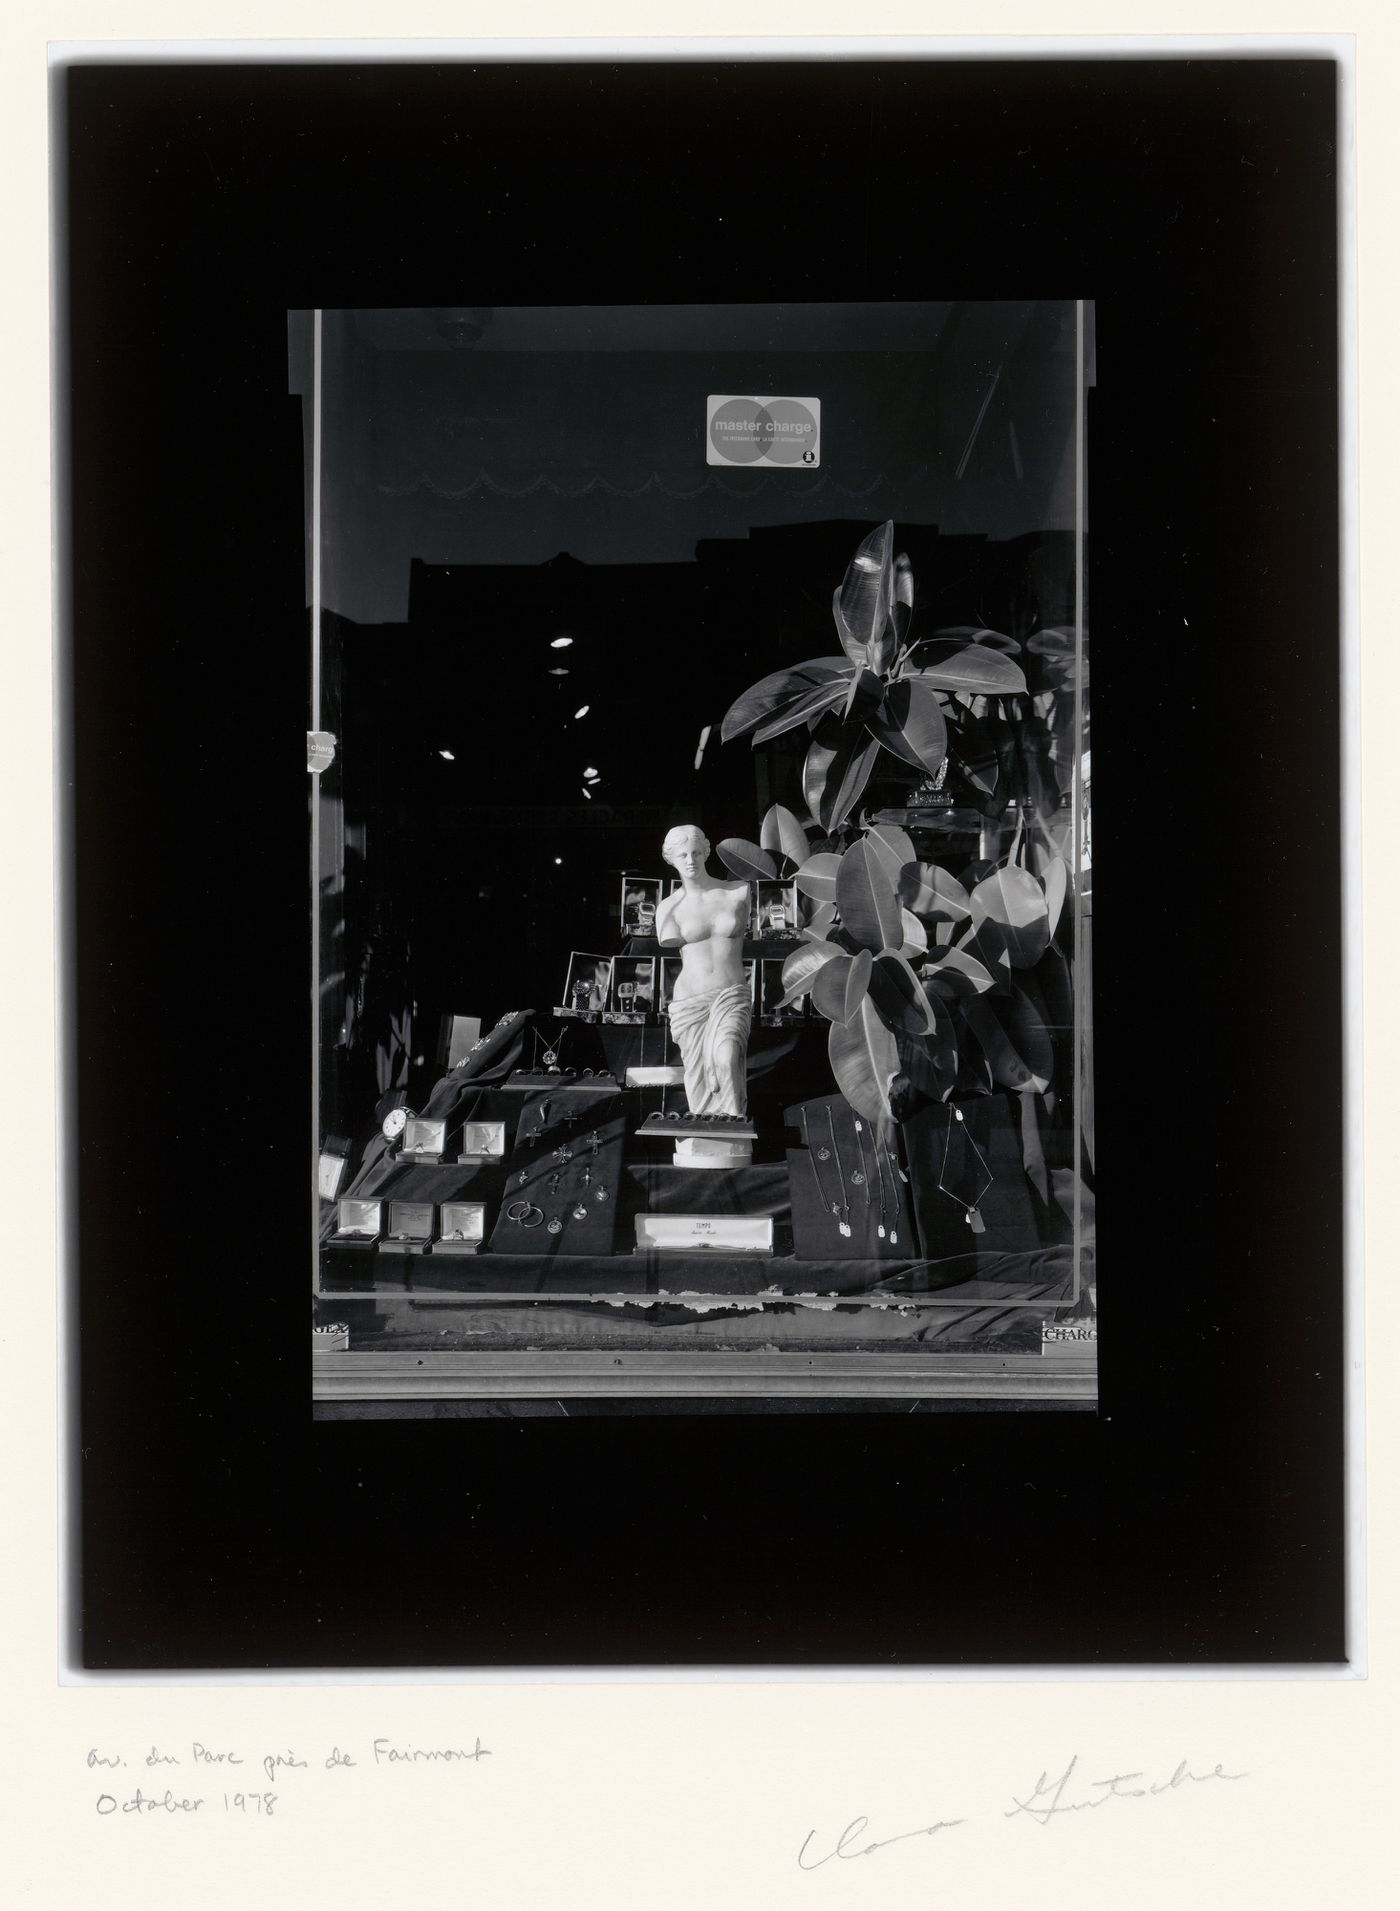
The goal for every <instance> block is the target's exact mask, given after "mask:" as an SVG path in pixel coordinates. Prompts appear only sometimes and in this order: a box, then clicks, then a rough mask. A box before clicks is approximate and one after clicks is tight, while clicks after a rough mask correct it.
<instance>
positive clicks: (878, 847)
mask: <svg viewBox="0 0 1400 1911" xmlns="http://www.w3.org/2000/svg"><path fill="white" fill-rule="evenodd" d="M865 840H866V842H867V843H869V845H870V847H871V848H872V849H873V850H874V851H875V854H876V855H877V856H878V857H879V858H880V861H881V862H882V863H883V864H884V865H885V870H886V872H887V874H888V876H889V879H890V882H891V883H892V884H893V885H894V887H895V888H896V889H898V887H899V884H900V881H901V879H902V877H903V874H904V871H905V869H906V868H907V867H908V865H909V864H910V863H912V862H913V861H914V860H915V856H916V853H917V852H916V851H915V848H914V842H913V838H912V837H911V836H910V834H909V832H908V830H905V829H901V828H900V827H899V825H898V823H872V824H871V826H870V828H869V829H868V830H867V831H866V832H865Z"/></svg>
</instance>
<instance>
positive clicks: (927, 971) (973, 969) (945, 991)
mask: <svg viewBox="0 0 1400 1911" xmlns="http://www.w3.org/2000/svg"><path fill="white" fill-rule="evenodd" d="M923 975H924V980H925V982H926V983H927V984H928V986H929V988H930V989H931V990H932V991H933V992H934V993H935V994H937V995H938V996H939V997H941V998H942V999H943V1000H944V1001H945V1002H957V1001H960V1000H961V999H962V998H963V997H964V996H968V995H983V994H985V993H986V991H987V990H988V989H990V988H991V986H992V972H991V970H990V969H989V968H988V967H987V966H986V964H985V963H984V962H981V961H979V960H978V958H977V957H976V956H975V955H971V954H970V953H969V952H968V951H967V950H966V949H961V948H959V949H950V950H949V951H948V953H947V955H945V956H942V957H940V959H939V960H938V961H937V962H926V963H925V964H924V967H923Z"/></svg>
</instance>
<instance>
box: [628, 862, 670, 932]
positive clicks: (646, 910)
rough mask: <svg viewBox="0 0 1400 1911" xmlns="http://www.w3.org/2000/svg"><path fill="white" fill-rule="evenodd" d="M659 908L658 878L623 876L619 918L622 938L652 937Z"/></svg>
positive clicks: (659, 885) (659, 886)
mask: <svg viewBox="0 0 1400 1911" xmlns="http://www.w3.org/2000/svg"><path fill="white" fill-rule="evenodd" d="M660 906H661V878H660V877H659V876H624V877H623V878H622V903H621V908H620V912H619V913H620V918H621V922H622V933H623V935H624V936H654V935H655V934H656V912H657V910H658V909H659V908H660Z"/></svg>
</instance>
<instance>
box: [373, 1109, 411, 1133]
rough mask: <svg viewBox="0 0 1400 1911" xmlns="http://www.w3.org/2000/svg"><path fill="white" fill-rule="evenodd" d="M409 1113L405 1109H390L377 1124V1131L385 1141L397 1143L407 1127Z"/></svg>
mask: <svg viewBox="0 0 1400 1911" xmlns="http://www.w3.org/2000/svg"><path fill="white" fill-rule="evenodd" d="M409 1113H410V1111H409V1110H408V1109H407V1108H391V1109H390V1110H389V1112H388V1114H387V1115H386V1116H385V1117H384V1119H383V1121H382V1122H381V1123H380V1124H379V1131H380V1133H381V1134H382V1135H383V1137H384V1139H385V1140H386V1141H397V1140H398V1138H399V1136H400V1135H401V1134H402V1133H403V1131H404V1129H405V1128H406V1127H407V1126H408V1117H409Z"/></svg>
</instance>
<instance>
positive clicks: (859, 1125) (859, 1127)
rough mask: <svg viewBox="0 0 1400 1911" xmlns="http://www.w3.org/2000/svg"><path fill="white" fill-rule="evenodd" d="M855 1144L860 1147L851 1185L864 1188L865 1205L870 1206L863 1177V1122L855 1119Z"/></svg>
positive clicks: (867, 1189) (868, 1189) (868, 1193)
mask: <svg viewBox="0 0 1400 1911" xmlns="http://www.w3.org/2000/svg"><path fill="white" fill-rule="evenodd" d="M856 1146H857V1148H859V1149H860V1166H859V1167H858V1168H857V1169H856V1170H855V1172H854V1173H853V1174H852V1176H851V1185H852V1187H856V1188H864V1189H865V1205H866V1207H869V1206H870V1184H869V1182H868V1181H867V1180H866V1178H865V1123H864V1122H863V1121H860V1120H859V1119H857V1121H856Z"/></svg>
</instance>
